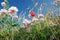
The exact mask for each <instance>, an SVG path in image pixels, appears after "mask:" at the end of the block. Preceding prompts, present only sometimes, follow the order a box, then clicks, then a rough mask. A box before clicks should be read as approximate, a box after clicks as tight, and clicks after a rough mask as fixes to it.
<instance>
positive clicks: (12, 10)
mask: <svg viewBox="0 0 60 40" xmlns="http://www.w3.org/2000/svg"><path fill="white" fill-rule="evenodd" d="M9 12H10V13H11V14H16V13H17V12H18V9H17V8H16V7H14V6H12V7H10V8H9Z"/></svg>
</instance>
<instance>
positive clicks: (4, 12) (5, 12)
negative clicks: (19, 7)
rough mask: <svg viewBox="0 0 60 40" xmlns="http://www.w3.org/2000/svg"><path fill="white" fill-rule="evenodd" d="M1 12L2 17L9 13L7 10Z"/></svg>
mask: <svg viewBox="0 0 60 40" xmlns="http://www.w3.org/2000/svg"><path fill="white" fill-rule="evenodd" d="M0 12H1V15H5V14H7V12H8V11H7V10H6V9H1V10H0Z"/></svg>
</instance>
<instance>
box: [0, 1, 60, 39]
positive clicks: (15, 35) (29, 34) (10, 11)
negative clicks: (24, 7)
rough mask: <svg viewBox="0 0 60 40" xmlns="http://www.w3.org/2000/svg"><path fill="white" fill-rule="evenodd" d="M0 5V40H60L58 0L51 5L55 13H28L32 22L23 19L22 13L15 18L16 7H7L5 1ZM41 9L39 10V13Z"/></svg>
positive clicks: (59, 7)
mask: <svg viewBox="0 0 60 40" xmlns="http://www.w3.org/2000/svg"><path fill="white" fill-rule="evenodd" d="M1 5H2V6H3V9H1V10H0V40H60V10H59V9H60V0H55V1H54V3H53V5H54V8H55V10H54V12H55V13H53V11H52V10H50V11H48V12H47V13H46V15H43V14H41V13H39V14H37V15H36V13H35V12H34V11H30V13H29V15H28V17H29V18H31V19H32V20H28V19H25V18H24V16H23V15H24V13H23V14H22V15H20V16H17V15H16V14H17V12H18V9H17V7H15V6H11V7H9V4H8V1H7V0H5V1H4V2H2V3H1ZM42 7H43V6H42ZM42 7H40V8H39V9H40V11H42ZM22 20H23V21H22ZM21 22H22V23H23V24H22V26H21V24H20V23H21Z"/></svg>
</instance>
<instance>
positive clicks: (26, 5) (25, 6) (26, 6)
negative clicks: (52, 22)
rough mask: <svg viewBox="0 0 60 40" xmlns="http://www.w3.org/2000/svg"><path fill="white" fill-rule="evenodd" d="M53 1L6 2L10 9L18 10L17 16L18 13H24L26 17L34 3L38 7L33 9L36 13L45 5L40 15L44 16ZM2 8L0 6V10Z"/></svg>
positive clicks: (20, 0) (26, 0) (15, 0)
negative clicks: (15, 8)
mask: <svg viewBox="0 0 60 40" xmlns="http://www.w3.org/2000/svg"><path fill="white" fill-rule="evenodd" d="M3 1H4V0H0V3H1V2H3ZM53 1H54V0H8V2H9V5H10V7H11V6H16V7H17V8H18V10H19V12H18V14H17V15H20V13H21V12H22V11H23V12H26V15H28V14H29V10H31V9H32V7H34V5H35V4H36V3H38V5H37V6H36V7H35V8H34V10H33V11H34V12H35V13H37V12H38V9H39V7H40V6H41V4H42V3H46V5H45V7H44V8H43V11H42V13H43V14H45V13H46V12H47V11H48V10H49V9H50V8H51V3H52V2H53ZM2 8H3V7H2V6H1V4H0V9H2Z"/></svg>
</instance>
